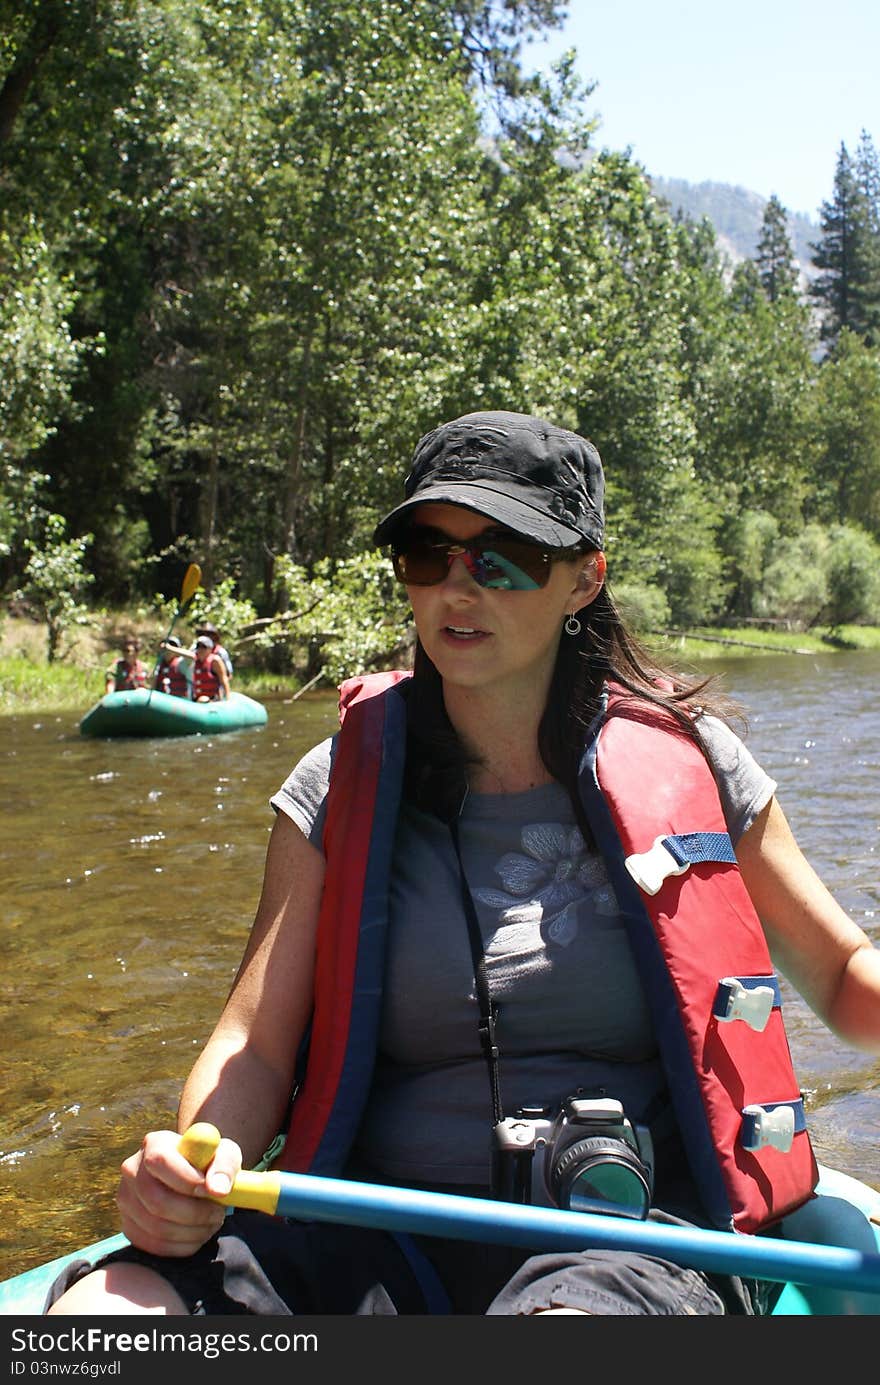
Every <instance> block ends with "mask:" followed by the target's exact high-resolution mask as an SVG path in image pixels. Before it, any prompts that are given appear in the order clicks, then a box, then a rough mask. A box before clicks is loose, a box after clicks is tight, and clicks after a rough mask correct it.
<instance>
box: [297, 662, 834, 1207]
mask: <svg viewBox="0 0 880 1385" xmlns="http://www.w3.org/2000/svg"><path fill="white" fill-rule="evenodd" d="M408 676H409V675H407V674H400V673H394V674H379V675H375V676H373V677H367V678H362V679H354V680H350V681H349V682H348V683H347V684H343V685H342V688H341V690H340V691H341V695H342V696H341V701H340V711H341V714H342V716H343V722H342V729H341V731H340V734H339V738H338V741H337V746H336V753H335V756H334V762H333V771H332V775H331V783H330V790H329V794H328V800H327V822H326V828H325V834H324V847H325V854H326V858H327V871H326V877H325V879H326V883H325V887H324V895H323V899H322V904H321V911H320V917H319V922H318V935H317V961H316V974H315V994H314V1010H313V1016H312V1024H311V1030H310V1036H309V1044H308V1050H307V1054H306V1064H305V1071H304V1074H303V1075H302V1080H301V1082H300V1085H299V1087H298V1090H297V1093H296V1096H295V1099H294V1102H293V1107H292V1112H291V1119H290V1125H289V1129H288V1132H287V1138H286V1142H285V1146H284V1149H283V1150H282V1153H281V1155H280V1157H279V1159H278V1160H277V1161H276V1162H277V1166H278V1167H280V1168H283V1169H292V1170H296V1171H299V1172H305V1171H308V1172H311V1173H316V1174H328V1175H331V1176H332V1175H338V1174H339V1173H340V1172H341V1171H342V1169H343V1166H344V1163H345V1159H346V1156H347V1154H348V1151H349V1149H350V1147H351V1144H352V1142H353V1140H354V1138H355V1135H356V1132H357V1128H358V1125H359V1122H360V1118H361V1115H362V1113H363V1109H364V1106H365V1104H366V1101H367V1098H368V1094H369V1086H370V1081H371V1077H372V1070H373V1062H374V1058H375V1051H376V1043H377V1036H378V1026H379V1015H380V1009H381V990H382V979H383V970H384V941H385V931H386V926H387V915H388V892H389V880H390V869H391V856H392V849H393V841H394V832H395V827H396V822H397V813H398V807H399V803H400V795H401V787H402V775H403V763H404V756H405V742H406V716H405V703H404V698H403V697H402V696H401V690H400V689H397V688H396V687H395V685H396V684H397V683H399V682H401V680H402V679H407V678H408ZM579 789H580V794H581V798H582V801H583V804H584V809H585V812H586V814H587V817H588V820H589V821H590V825H591V827H592V829H593V831H594V833H595V836H596V841H597V845H598V846H599V849H600V850H601V851H602V854H603V857H604V859H605V862H606V865H607V868H608V871H609V875H610V878H611V880H612V882H613V884H614V886H615V890H616V892H617V896H618V899H619V901H620V904H621V910H622V912H623V914H624V916H625V918H626V920H627V926H628V929H629V933H630V942H631V945H632V949H633V954H634V956H635V959H636V963H637V965H638V968H639V972H640V975H641V977H642V980H643V983H644V987H645V991H646V993H647V995H648V999H649V1004H650V1006H651V1010H652V1017H653V1020H654V1026H655V1031H656V1035H657V1041H658V1045H659V1048H660V1053H661V1057H662V1060H663V1065H664V1069H665V1072H666V1077H667V1081H668V1084H669V1088H670V1093H671V1096H672V1100H673V1103H674V1106H675V1110H676V1115H677V1119H678V1123H679V1127H680V1129H681V1133H682V1139H683V1143H684V1146H685V1149H686V1151H687V1154H688V1159H689V1162H690V1166H691V1171H692V1173H693V1176H694V1179H695V1182H696V1184H697V1186H698V1188H699V1191H700V1196H701V1200H702V1202H703V1204H704V1206H705V1208H706V1211H707V1213H708V1214H709V1216H710V1217H711V1219H712V1221H713V1222H714V1223H715V1224H716V1225H718V1226H721V1227H725V1228H730V1229H735V1230H739V1231H756V1230H758V1229H760V1228H761V1227H764V1226H766V1225H768V1224H770V1223H772V1222H775V1221H777V1220H779V1219H780V1218H781V1217H783V1216H784V1215H786V1214H787V1213H788V1212H791V1211H793V1210H794V1209H795V1208H796V1207H799V1206H801V1205H802V1204H803V1203H804V1202H806V1201H807V1200H808V1199H809V1198H810V1197H811V1196H812V1193H813V1190H814V1188H815V1186H816V1183H817V1181H818V1169H817V1166H816V1162H815V1158H814V1156H813V1151H812V1148H811V1146H810V1141H809V1136H808V1134H807V1132H806V1128H805V1121H804V1116H803V1103H802V1101H801V1094H800V1091H799V1088H798V1084H797V1080H796V1078H795V1075H794V1071H793V1068H792V1064H791V1055H790V1052H789V1047H788V1041H787V1039H786V1036H785V1031H784V1028H783V1025H782V1019H781V1015H780V1012H779V1004H778V1000H779V988H778V984H777V983H776V980H775V977H774V975H773V968H772V964H771V961H770V957H769V953H768V950H767V945H766V941H765V939H764V933H763V929H762V928H761V924H760V922H759V920H758V918H757V915H756V914H755V911H754V908H753V906H752V903H751V900H750V898H749V895H748V893H747V891H746V889H745V886H744V885H743V882H742V879H741V877H740V873H739V869H738V867H737V865H736V863H735V859H733V852H732V848H731V847H730V841H729V837H728V835H727V828H726V825H725V822H724V817H723V813H722V809H721V804H720V801H719V798H718V792H717V788H716V786H715V781H714V777H713V775H712V771H711V769H710V768H709V765H708V763H707V762H706V760H705V758H704V756H703V755H702V754H701V752H700V750H699V747H698V746H697V745H696V744H695V743H694V742H693V741H692V740H690V738H689V737H687V736H686V735H685V734H684V733H682V732H681V731H680V730H679V731H676V730H675V728H674V724H672V723H671V719H670V718H669V717H668V716H667V715H666V714H664V713H663V712H662V711H660V710H659V709H655V708H652V707H650V706H649V705H648V704H646V703H641V702H639V703H634V702H632V701H631V700H629V699H623V698H621V699H616V700H615V699H612V701H611V704H610V708H609V714H608V715H606V716H605V717H604V719H603V720H602V721H601V724H600V726H599V729H598V731H597V732H596V734H595V736H594V738H593V740H592V741H591V743H590V745H589V746H588V747H587V749H586V751H585V754H584V758H583V762H582V767H581V773H580V778H579ZM658 839H659V845H657V844H656V843H657V842H658ZM707 843H708V845H707ZM689 854H690V855H691V857H692V858H693V859H692V860H691V861H690V862H688V861H687V860H685V861H684V864H682V860H681V859H680V858H682V857H687V856H688V855H689ZM642 858H647V861H645V860H644V859H642ZM658 861H659V868H658ZM673 870H674V871H675V873H671V872H672V871H673ZM652 871H654V873H655V874H656V875H657V877H658V879H655V880H652V879H651V874H652ZM632 872H634V873H635V874H641V877H642V878H643V879H644V880H645V881H646V882H647V884H648V885H649V886H651V887H652V888H653V885H654V884H658V888H657V891H656V893H654V894H649V893H647V891H646V890H645V889H644V888H642V887H640V886H639V885H638V884H637V883H636V880H635V879H634V878H633V873H632ZM664 872H666V873H665V874H664ZM658 880H659V883H658Z"/></svg>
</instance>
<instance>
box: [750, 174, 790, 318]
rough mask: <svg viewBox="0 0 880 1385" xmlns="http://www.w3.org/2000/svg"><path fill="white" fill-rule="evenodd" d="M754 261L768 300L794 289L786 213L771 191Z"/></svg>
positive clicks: (774, 299)
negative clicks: (771, 194)
mask: <svg viewBox="0 0 880 1385" xmlns="http://www.w3.org/2000/svg"><path fill="white" fill-rule="evenodd" d="M755 263H756V264H757V266H758V276H759V278H760V280H761V285H762V287H763V289H764V292H765V293H766V295H767V297H768V298H769V299H770V302H771V303H775V302H776V300H777V299H778V298H781V297H782V296H783V294H792V293H794V291H795V289H796V288H797V281H798V272H797V265H796V264H795V259H794V251H793V249H792V244H791V238H790V237H789V234H788V214H787V212H786V210H785V208H784V207H783V205H782V203H781V202H780V201H779V198H778V197H777V196H776V194H775V193H774V194H773V196H772V197H771V198H770V200H769V202H768V203H767V205H766V206H765V208H764V217H763V220H762V223H761V234H760V236H759V237H758V246H757V250H756V253H755Z"/></svg>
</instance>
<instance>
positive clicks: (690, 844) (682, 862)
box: [626, 832, 736, 895]
mask: <svg viewBox="0 0 880 1385" xmlns="http://www.w3.org/2000/svg"><path fill="white" fill-rule="evenodd" d="M707 861H712V862H720V863H723V864H732V865H735V864H736V854H735V853H734V850H733V843H732V842H731V840H730V836H729V834H728V833H727V832H682V833H679V834H677V835H676V836H665V835H661V836H659V837H655V839H654V844H653V846H652V847H651V849H650V850H649V851H640V852H634V853H633V855H631V856H627V858H626V868H627V870H628V871H629V873H630V875H631V876H632V878H633V880H635V882H636V884H637V885H638V886H639V889H642V890H644V891H645V894H650V895H654V894H657V892H658V890H659V889H660V888H661V886H662V885H663V883H664V881H666V880H668V879H669V877H670V876H672V875H684V873H685V871H686V870H687V869H688V868H689V867H690V866H696V865H702V864H703V863H704V862H707Z"/></svg>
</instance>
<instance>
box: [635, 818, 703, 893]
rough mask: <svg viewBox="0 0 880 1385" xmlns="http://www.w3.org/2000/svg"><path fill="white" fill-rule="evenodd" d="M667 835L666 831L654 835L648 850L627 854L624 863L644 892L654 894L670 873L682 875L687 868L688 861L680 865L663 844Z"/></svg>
mask: <svg viewBox="0 0 880 1385" xmlns="http://www.w3.org/2000/svg"><path fill="white" fill-rule="evenodd" d="M668 835H669V834H668V832H664V833H663V834H662V835H661V836H659V837H655V839H654V845H653V846H652V847H651V849H650V851H637V852H635V853H634V854H633V855H632V856H627V858H626V861H625V863H624V864H625V865H626V868H627V870H628V871H629V873H630V875H631V876H632V878H633V880H635V882H636V884H637V885H638V886H639V889H642V890H644V891H645V894H656V893H657V891H658V890H659V889H660V887H661V886H662V884H663V882H664V880H668V879H669V877H670V876H671V875H684V873H685V871H686V870H687V868H688V865H689V862H688V861H685V863H684V865H682V866H680V865H679V864H678V862H677V861H676V859H675V857H674V856H673V854H672V852H671V851H670V850H669V848H668V847H667V846H664V844H663V843H664V840H665V838H666V837H667V836H668Z"/></svg>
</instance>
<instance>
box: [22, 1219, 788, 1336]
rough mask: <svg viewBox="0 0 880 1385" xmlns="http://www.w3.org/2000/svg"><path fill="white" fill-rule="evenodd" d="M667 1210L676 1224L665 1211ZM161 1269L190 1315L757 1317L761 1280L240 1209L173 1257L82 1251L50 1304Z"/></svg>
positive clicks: (638, 1258) (618, 1254) (626, 1257)
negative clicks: (137, 1271)
mask: <svg viewBox="0 0 880 1385" xmlns="http://www.w3.org/2000/svg"><path fill="white" fill-rule="evenodd" d="M655 1215H656V1216H657V1218H658V1219H660V1220H663V1221H672V1220H674V1219H673V1218H670V1217H666V1216H664V1215H663V1214H662V1213H659V1214H655ZM120 1260H124V1261H134V1262H136V1263H138V1264H142V1265H146V1266H148V1267H150V1268H151V1269H155V1270H156V1271H158V1273H160V1274H161V1275H163V1276H164V1278H165V1279H167V1280H168V1281H169V1282H170V1283H171V1284H172V1285H173V1286H174V1288H175V1289H176V1290H177V1292H178V1293H179V1294H180V1296H181V1298H182V1299H183V1300H184V1302H185V1303H186V1305H187V1307H188V1309H189V1311H190V1313H192V1314H197V1315H208V1316H212V1317H213V1316H218V1315H219V1316H226V1315H234V1314H242V1313H246V1314H258V1315H261V1316H262V1315H270V1316H271V1315H279V1314H280V1315H285V1316H287V1315H291V1314H297V1315H306V1314H339V1315H346V1316H350V1315H361V1314H367V1315H374V1314H378V1315H383V1316H396V1315H398V1314H426V1313H427V1314H435V1313H461V1314H481V1315H490V1316H493V1315H494V1316H500V1315H503V1316H517V1315H520V1314H531V1313H534V1312H537V1311H540V1310H541V1309H547V1308H560V1307H564V1308H580V1309H582V1310H584V1311H585V1312H588V1313H593V1314H599V1315H603V1316H644V1315H658V1316H666V1317H676V1316H705V1315H721V1314H726V1313H746V1314H752V1313H754V1312H756V1311H761V1308H760V1307H756V1304H758V1303H759V1298H758V1297H757V1296H756V1293H755V1287H756V1286H754V1285H752V1284H751V1283H745V1282H743V1281H740V1280H738V1279H735V1278H730V1277H727V1276H710V1275H706V1274H703V1273H701V1272H700V1271H698V1270H692V1269H684V1268H682V1267H680V1266H678V1265H674V1264H672V1263H670V1262H669V1261H666V1260H662V1259H659V1258H656V1257H654V1256H650V1255H640V1254H637V1253H635V1252H630V1251H606V1250H584V1251H551V1252H548V1253H540V1254H531V1253H530V1252H529V1251H528V1250H522V1249H515V1248H509V1247H506V1246H491V1245H490V1246H487V1245H483V1244H477V1243H474V1242H468V1241H462V1240H447V1239H443V1238H439V1237H427V1236H408V1235H404V1234H400V1233H391V1232H387V1231H374V1230H369V1229H365V1228H360V1227H350V1226H337V1225H334V1224H332V1223H326V1222H296V1221H288V1220H285V1219H283V1218H278V1217H268V1216H265V1215H264V1214H262V1213H259V1212H241V1211H238V1212H233V1213H231V1214H230V1215H229V1216H228V1217H227V1218H226V1221H225V1223H224V1225H223V1228H222V1230H221V1231H220V1233H219V1234H218V1235H216V1236H214V1237H212V1239H211V1240H210V1241H208V1242H207V1243H206V1244H205V1245H204V1246H203V1247H202V1248H201V1250H199V1251H198V1252H197V1254H196V1255H193V1256H190V1257H188V1258H186V1259H182V1260H178V1259H169V1258H163V1257H159V1256H154V1255H147V1254H146V1253H144V1252H142V1251H138V1250H135V1249H134V1248H133V1247H126V1248H124V1249H123V1250H119V1251H115V1252H113V1254H111V1255H109V1256H106V1257H105V1258H104V1259H102V1260H100V1261H96V1262H95V1263H94V1264H91V1263H89V1262H88V1261H86V1260H77V1261H74V1262H73V1263H72V1264H70V1265H69V1266H68V1267H67V1268H66V1269H65V1270H64V1271H63V1273H62V1274H61V1275H60V1276H59V1277H58V1279H57V1280H56V1281H55V1283H54V1284H53V1285H52V1288H51V1289H50V1291H49V1295H48V1297H47V1300H46V1305H45V1307H46V1308H48V1307H49V1305H50V1304H51V1303H54V1302H55V1300H56V1299H57V1298H58V1297H59V1296H60V1295H61V1294H62V1293H63V1292H64V1291H65V1290H66V1289H68V1288H69V1287H70V1286H71V1284H73V1283H75V1282H76V1281H77V1280H79V1279H81V1278H82V1277H83V1276H84V1275H86V1274H88V1273H89V1272H90V1271H91V1270H92V1269H95V1268H96V1267H97V1266H99V1265H105V1264H109V1263H112V1262H114V1261H120Z"/></svg>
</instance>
